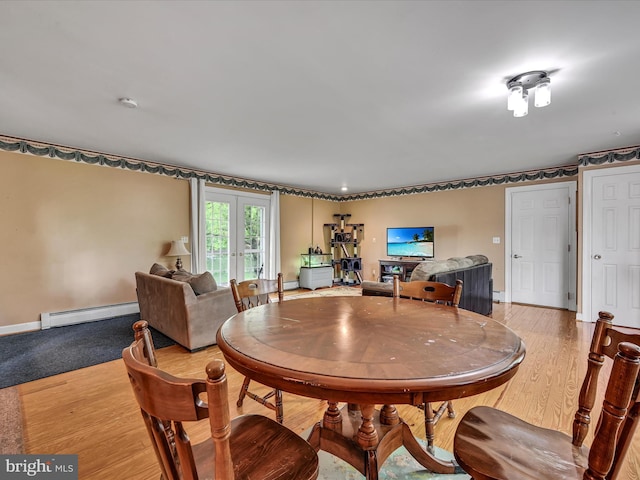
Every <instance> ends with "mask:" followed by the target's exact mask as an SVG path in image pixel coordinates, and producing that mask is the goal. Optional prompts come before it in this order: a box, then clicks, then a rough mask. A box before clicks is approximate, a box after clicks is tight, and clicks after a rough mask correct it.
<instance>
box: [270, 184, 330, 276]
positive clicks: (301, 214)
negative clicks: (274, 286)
mask: <svg viewBox="0 0 640 480" xmlns="http://www.w3.org/2000/svg"><path fill="white" fill-rule="evenodd" d="M334 213H340V203H338V202H332V201H328V200H318V199H317V198H306V197H296V196H292V195H281V196H280V251H281V259H280V260H281V270H282V274H283V276H284V281H285V282H295V281H297V279H298V275H299V273H300V264H301V257H300V254H302V253H305V252H308V251H309V247H311V246H313V247H314V248H315V247H316V246H320V248H322V250H323V251H324V252H325V253H329V245H328V240H325V234H324V229H323V225H324V224H325V223H332V222H333V214H334Z"/></svg>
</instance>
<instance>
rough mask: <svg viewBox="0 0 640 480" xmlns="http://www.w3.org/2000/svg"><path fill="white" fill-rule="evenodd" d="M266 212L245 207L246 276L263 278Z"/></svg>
mask: <svg viewBox="0 0 640 480" xmlns="http://www.w3.org/2000/svg"><path fill="white" fill-rule="evenodd" d="M265 213H266V210H265V208H264V207H261V206H256V205H245V207H244V276H245V278H259V277H263V272H264V259H265V251H264V245H266V243H265V228H264V220H265Z"/></svg>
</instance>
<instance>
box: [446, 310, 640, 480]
mask: <svg viewBox="0 0 640 480" xmlns="http://www.w3.org/2000/svg"><path fill="white" fill-rule="evenodd" d="M612 320H613V315H611V314H610V313H608V312H600V315H599V318H598V321H597V323H596V328H595V331H594V334H593V338H592V341H591V348H590V352H589V358H588V364H587V373H586V375H585V378H584V381H583V383H582V388H581V390H580V395H579V399H578V405H579V407H578V411H577V412H576V414H575V418H574V422H573V434H572V435H568V434H566V433H564V432H561V431H557V430H554V429H548V428H542V427H540V426H536V425H533V424H530V423H527V422H525V421H523V420H522V419H519V418H517V417H515V416H513V415H511V414H509V413H507V412H504V411H502V410H498V409H496V408H492V407H487V406H478V407H474V408H472V409H471V410H469V411H468V412H467V413H466V414H465V416H464V417H463V418H462V419H461V420H460V423H459V424H458V427H457V429H456V433H455V436H454V445H453V450H454V456H455V458H456V460H457V461H458V463H459V464H460V466H461V467H462V468H463V469H464V470H465V471H466V472H467V473H468V474H469V475H471V477H472V478H473V479H474V480H545V479H549V480H556V479H563V480H570V479H574V480H605V479H606V480H616V479H617V478H618V473H619V471H620V466H621V465H622V462H623V461H624V458H625V454H626V452H627V451H628V449H629V447H630V445H631V442H632V439H633V435H634V432H635V430H636V428H637V426H638V414H639V413H640V398H639V395H640V394H639V389H640V375H639V372H640V346H639V345H640V335H637V334H634V333H626V332H623V331H621V330H619V329H616V328H614V327H613V325H612ZM606 358H609V359H613V366H612V368H611V373H610V375H609V380H608V383H607V388H606V392H605V394H604V402H603V406H602V410H601V413H600V417H599V420H598V422H597V423H596V430H595V433H594V437H593V441H592V442H591V447H590V448H589V447H587V446H586V445H584V444H583V442H584V440H585V437H586V436H587V433H588V429H589V426H590V424H591V412H592V409H593V406H594V404H595V399H596V394H597V388H598V383H599V382H598V375H599V372H600V370H601V367H602V366H603V364H604V360H605V359H606Z"/></svg>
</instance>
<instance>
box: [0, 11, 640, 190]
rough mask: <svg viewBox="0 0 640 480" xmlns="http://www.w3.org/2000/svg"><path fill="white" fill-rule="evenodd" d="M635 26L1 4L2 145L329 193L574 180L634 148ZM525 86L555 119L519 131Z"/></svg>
mask: <svg viewBox="0 0 640 480" xmlns="http://www.w3.org/2000/svg"><path fill="white" fill-rule="evenodd" d="M639 22H640V2H639V1H567V2H564V1H554V2H551V1H533V2H527V1H511V2H509V1H445V2H440V1H380V0H378V1H364V0H362V1H329V0H324V1H313V0H311V1H268V0H266V1H262V0H259V1H247V0H245V1H166V0H165V1H140V0H139V1H104V2H103V1H86V2H80V1H54V0H46V1H33V0H31V1H8V0H4V1H1V2H0V134H2V135H9V136H16V137H21V138H26V139H30V140H36V141H41V142H48V143H54V144H58V145H65V146H70V147H75V148H80V149H87V150H92V151H98V152H102V153H108V154H114V155H121V156H127V157H133V158H138V159H142V160H148V161H152V162H161V163H167V164H171V165H179V166H185V167H191V168H197V169H201V170H204V171H206V172H211V173H219V174H224V175H233V176H239V177H244V178H248V179H254V180H261V181H265V182H271V183H276V184H280V185H288V186H294V187H300V188H305V189H311V190H314V191H319V192H325V193H332V194H335V193H338V194H339V193H340V188H341V187H342V186H347V187H348V188H349V190H348V192H347V193H350V194H353V193H357V192H364V191H371V190H379V189H383V188H393V187H402V186H411V185H421V184H426V183H433V182H441V181H448V180H459V179H466V178H474V177H480V176H486V175H494V174H501V173H509V172H518V171H523V170H532V169H540V168H547V167H555V166H562V165H566V164H575V163H576V161H577V159H576V157H577V155H578V154H580V153H586V152H593V151H598V150H607V149H612V148H618V147H626V146H632V145H638V144H640V121H639V119H640V115H639V113H640V112H639V105H640V103H639V100H638V99H639V98H640V97H639V95H638V94H637V93H635V92H634V90H633V88H635V87H636V85H635V83H634V82H635V80H637V79H638V77H639V76H640V34H639V31H638V24H639ZM528 70H551V71H553V72H554V73H552V75H551V85H552V103H551V105H550V106H548V107H545V108H541V109H539V108H534V107H533V102H532V101H530V109H529V115H528V116H527V117H524V118H514V117H513V116H512V114H511V112H508V111H507V109H506V92H507V89H506V86H505V81H506V80H507V78H509V77H512V76H514V75H516V74H519V73H522V72H525V71H528ZM120 97H131V98H133V99H135V100H136V101H137V102H138V103H139V108H137V109H127V108H124V107H123V106H121V105H120V104H119V103H118V98H120ZM616 132H617V133H616Z"/></svg>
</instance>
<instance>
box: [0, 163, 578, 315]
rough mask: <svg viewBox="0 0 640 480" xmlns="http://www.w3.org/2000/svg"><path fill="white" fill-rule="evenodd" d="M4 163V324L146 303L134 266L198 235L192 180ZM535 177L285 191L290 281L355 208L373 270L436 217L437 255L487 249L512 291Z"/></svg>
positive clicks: (368, 275)
mask: <svg viewBox="0 0 640 480" xmlns="http://www.w3.org/2000/svg"><path fill="white" fill-rule="evenodd" d="M0 163H1V168H2V172H3V180H4V181H3V190H2V196H1V197H0V224H1V225H2V228H1V229H0V247H1V248H2V251H3V252H4V258H3V266H4V271H5V275H3V280H2V284H0V327H2V326H6V325H14V324H21V323H29V322H37V321H38V320H39V318H40V313H42V312H56V311H63V310H71V309H78V308H85V307H94V306H102V305H112V304H118V303H125V302H132V301H135V300H136V295H135V282H134V275H133V274H134V272H135V271H136V270H144V271H147V270H148V269H149V267H150V266H151V264H152V263H153V262H155V261H159V262H161V263H163V264H165V265H167V266H169V265H170V264H172V263H173V260H172V259H169V258H166V257H164V256H163V254H164V253H166V251H167V250H168V246H169V241H170V240H172V239H178V238H180V237H181V236H187V235H189V213H188V212H189V186H188V182H186V181H185V180H176V179H172V178H168V177H164V176H160V175H152V174H147V173H137V172H130V171H126V170H121V169H117V168H107V167H100V166H94V165H86V164H80V163H75V162H70V161H63V160H54V159H49V158H43V157H35V156H29V155H23V154H18V153H8V152H0ZM559 181H562V179H560V180H559ZM565 181H566V179H565ZM531 183H532V182H529V183H522V184H509V185H505V186H492V187H479V188H470V189H462V190H453V191H445V192H435V193H424V194H417V195H406V196H398V197H386V198H380V199H372V200H360V201H352V202H334V201H327V200H319V199H311V198H305V197H297V196H291V195H282V196H281V262H282V268H281V269H282V272H283V273H284V275H285V281H287V282H293V281H295V280H297V278H298V273H299V267H300V254H301V253H304V252H306V251H308V248H309V246H314V247H315V246H316V245H320V247H321V248H322V249H323V250H324V251H325V252H329V251H330V248H329V235H328V230H327V229H326V228H324V227H323V226H324V224H326V223H334V222H335V219H334V217H333V215H334V214H336V213H349V214H351V217H350V221H351V222H353V223H363V224H364V236H362V237H361V248H360V254H361V256H362V258H363V277H364V279H366V280H372V279H377V275H378V273H379V272H378V260H379V259H381V258H385V257H386V251H385V237H386V228H387V227H395V226H422V225H425V226H426V225H433V226H435V228H436V257H437V258H448V257H452V256H465V255H471V254H477V253H482V254H485V255H487V256H488V257H489V259H490V260H491V262H493V264H494V272H493V276H494V290H501V291H502V290H504V288H505V285H504V278H505V275H504V234H505V233H504V208H505V205H504V202H505V188H507V187H514V186H520V185H529V184H531ZM537 183H542V182H537ZM578 199H580V195H578ZM578 222H579V225H580V217H579V218H578ZM493 237H500V239H501V243H500V244H494V243H493V242H492V239H493ZM185 260H186V261H185V264H187V265H188V262H189V259H185ZM374 272H375V273H374Z"/></svg>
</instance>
